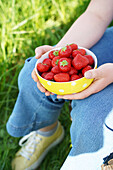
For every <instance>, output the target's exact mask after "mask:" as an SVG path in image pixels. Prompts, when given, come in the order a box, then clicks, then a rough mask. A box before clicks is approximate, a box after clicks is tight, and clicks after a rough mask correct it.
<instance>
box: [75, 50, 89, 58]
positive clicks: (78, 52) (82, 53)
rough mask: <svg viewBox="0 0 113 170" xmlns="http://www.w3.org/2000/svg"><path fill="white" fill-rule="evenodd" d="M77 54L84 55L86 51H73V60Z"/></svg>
mask: <svg viewBox="0 0 113 170" xmlns="http://www.w3.org/2000/svg"><path fill="white" fill-rule="evenodd" d="M77 54H81V55H85V54H86V50H84V49H77V50H74V51H73V52H72V56H73V58H74V57H76V55H77Z"/></svg>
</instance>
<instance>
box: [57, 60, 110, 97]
mask: <svg viewBox="0 0 113 170" xmlns="http://www.w3.org/2000/svg"><path fill="white" fill-rule="evenodd" d="M112 72H113V64H111V63H107V64H103V65H101V66H100V67H99V68H97V69H92V70H90V71H87V72H86V73H85V77H86V78H88V79H91V78H94V81H93V83H92V84H91V85H90V86H89V87H88V88H87V89H85V90H84V91H82V92H80V93H76V94H71V95H62V96H60V95H58V96H57V98H59V99H60V98H62V99H69V100H74V99H84V98H86V97H88V96H90V95H92V94H94V93H97V92H99V91H101V90H103V89H104V88H105V87H106V86H108V85H109V84H111V83H113V74H112Z"/></svg>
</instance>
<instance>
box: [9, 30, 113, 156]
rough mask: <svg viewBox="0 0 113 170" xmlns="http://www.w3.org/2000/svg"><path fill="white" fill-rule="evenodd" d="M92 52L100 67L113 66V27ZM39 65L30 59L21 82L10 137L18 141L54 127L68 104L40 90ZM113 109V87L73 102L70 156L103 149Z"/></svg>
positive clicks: (22, 74) (10, 119) (27, 61)
mask: <svg viewBox="0 0 113 170" xmlns="http://www.w3.org/2000/svg"><path fill="white" fill-rule="evenodd" d="M90 50H91V51H93V52H94V53H95V54H96V56H97V59H98V66H100V65H102V64H104V63H113V27H111V28H108V29H107V30H106V32H105V34H104V35H103V37H102V38H101V40H100V41H99V42H98V43H97V44H96V45H94V46H93V47H92V48H91V49H90ZM35 63H36V59H35V57H33V58H30V59H27V60H26V62H25V65H24V67H23V69H22V70H21V72H20V75H19V78H18V85H19V94H18V98H17V101H16V104H15V106H14V109H13V112H12V114H11V116H10V118H9V120H8V122H7V131H8V133H9V134H10V135H12V136H15V137H19V136H24V135H26V134H28V133H29V132H31V131H33V130H37V129H40V128H42V127H45V126H48V125H50V124H52V123H54V122H55V121H56V120H57V119H58V116H59V114H60V111H61V108H62V106H63V104H64V102H65V101H64V100H61V99H60V100H58V99H56V96H55V95H53V96H49V97H46V96H45V94H44V93H42V92H40V91H39V90H38V88H37V86H36V83H35V82H34V81H33V80H32V78H31V72H32V70H33V68H34V66H35ZM111 74H112V73H111ZM112 109H113V84H110V85H109V86H108V87H106V88H105V89H104V90H102V91H101V92H99V93H96V94H93V95H91V96H89V97H88V98H86V99H83V100H73V101H72V111H71V117H72V125H71V128H70V134H71V141H72V146H73V147H72V149H71V151H70V153H69V156H76V155H80V154H82V153H92V152H96V151H97V150H99V149H100V148H102V146H103V143H104V137H103V124H104V123H105V119H106V117H107V115H109V113H110V111H111V110H112ZM107 126H108V127H109V125H108V124H107Z"/></svg>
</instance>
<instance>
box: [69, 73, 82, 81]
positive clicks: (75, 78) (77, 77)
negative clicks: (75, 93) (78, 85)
mask: <svg viewBox="0 0 113 170" xmlns="http://www.w3.org/2000/svg"><path fill="white" fill-rule="evenodd" d="M79 78H80V77H79V75H77V74H73V75H71V81H73V80H77V79H79Z"/></svg>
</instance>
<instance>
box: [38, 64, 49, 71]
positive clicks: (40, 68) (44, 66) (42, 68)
mask: <svg viewBox="0 0 113 170" xmlns="http://www.w3.org/2000/svg"><path fill="white" fill-rule="evenodd" d="M37 70H38V71H40V72H46V71H48V70H49V65H47V64H43V63H38V64H37Z"/></svg>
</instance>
